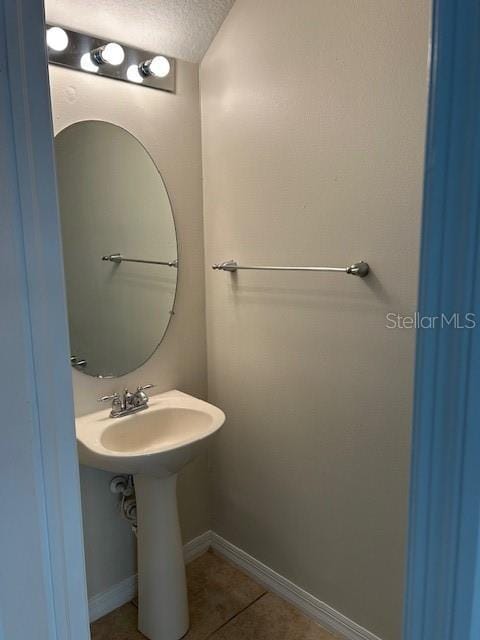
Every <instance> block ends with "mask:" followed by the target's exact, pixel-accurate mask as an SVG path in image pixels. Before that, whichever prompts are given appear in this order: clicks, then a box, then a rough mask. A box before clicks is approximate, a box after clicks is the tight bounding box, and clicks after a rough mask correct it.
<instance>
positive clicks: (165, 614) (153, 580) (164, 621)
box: [135, 474, 189, 640]
mask: <svg viewBox="0 0 480 640" xmlns="http://www.w3.org/2000/svg"><path fill="white" fill-rule="evenodd" d="M176 484H177V476H176V475H172V476H168V477H166V478H155V477H153V476H147V475H143V474H140V475H137V476H135V493H136V498H137V523H138V529H137V536H138V629H139V631H140V632H141V633H143V634H144V635H145V636H147V638H150V640H179V638H181V637H182V636H184V635H185V634H186V633H187V631H188V625H189V619H188V602H187V586H186V580H185V563H184V560H183V545H182V539H181V536H180V525H179V522H178V511H177V492H176Z"/></svg>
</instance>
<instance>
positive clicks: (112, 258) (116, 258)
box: [102, 253, 178, 269]
mask: <svg viewBox="0 0 480 640" xmlns="http://www.w3.org/2000/svg"><path fill="white" fill-rule="evenodd" d="M102 260H106V261H108V262H116V263H117V264H120V262H141V263H143V264H161V265H163V266H165V267H175V269H176V268H177V267H178V260H170V261H169V262H162V261H161V260H140V259H139V258H124V257H123V256H122V254H121V253H112V254H111V255H109V256H102Z"/></svg>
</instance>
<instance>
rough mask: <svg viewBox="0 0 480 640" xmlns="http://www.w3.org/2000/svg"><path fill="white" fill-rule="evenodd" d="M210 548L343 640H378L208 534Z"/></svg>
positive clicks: (246, 554)
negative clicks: (343, 639)
mask: <svg viewBox="0 0 480 640" xmlns="http://www.w3.org/2000/svg"><path fill="white" fill-rule="evenodd" d="M211 546H212V548H213V549H214V550H215V551H216V552H217V553H219V554H221V555H223V556H224V557H225V558H226V559H227V560H229V561H230V562H231V563H232V564H235V565H237V566H238V567H239V568H240V569H242V570H243V571H244V572H245V573H247V574H248V575H250V576H251V577H252V578H253V579H254V580H255V581H256V582H259V583H260V584H262V585H263V586H264V587H266V588H267V589H268V590H269V591H272V592H273V593H276V594H278V595H279V596H280V597H282V598H283V599H284V600H287V601H288V602H291V603H292V604H293V605H294V606H295V607H297V609H300V611H303V613H305V614H306V615H307V616H308V617H309V618H312V619H313V620H315V622H318V624H319V625H321V626H322V627H324V628H325V629H327V631H332V632H333V633H336V634H338V635H339V636H341V637H342V638H345V640H380V638H379V637H378V636H376V635H374V634H373V633H371V632H370V631H368V630H367V629H364V628H363V627H361V626H360V625H359V624H357V623H356V622H353V620H350V619H349V618H347V617H346V616H344V615H343V614H342V613H339V612H338V611H336V610H335V609H333V607H331V606H330V605H328V604H326V603H325V602H322V601H321V600H319V599H318V598H315V596H312V595H311V594H310V593H308V592H307V591H304V590H303V589H301V588H300V587H297V585H296V584H293V582H290V580H287V578H284V577H283V576H281V575H280V574H278V573H277V572H276V571H274V570H273V569H270V567H267V566H266V565H264V564H263V563H261V562H259V561H258V560H256V559H255V558H253V557H252V556H251V555H249V554H248V553H246V552H245V551H242V549H239V548H238V547H236V546H235V545H233V544H232V543H231V542H228V541H227V540H225V539H224V538H222V537H221V536H219V535H218V534H216V533H215V532H213V531H212V532H211Z"/></svg>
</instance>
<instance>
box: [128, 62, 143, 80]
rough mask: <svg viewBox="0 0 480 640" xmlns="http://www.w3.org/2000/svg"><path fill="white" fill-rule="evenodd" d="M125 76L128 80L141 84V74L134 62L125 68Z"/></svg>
mask: <svg viewBox="0 0 480 640" xmlns="http://www.w3.org/2000/svg"><path fill="white" fill-rule="evenodd" d="M127 78H128V79H129V80H130V82H136V83H137V84H141V83H142V82H143V77H142V74H141V73H140V71H139V69H138V67H137V65H136V64H131V65H130V66H129V67H128V69H127Z"/></svg>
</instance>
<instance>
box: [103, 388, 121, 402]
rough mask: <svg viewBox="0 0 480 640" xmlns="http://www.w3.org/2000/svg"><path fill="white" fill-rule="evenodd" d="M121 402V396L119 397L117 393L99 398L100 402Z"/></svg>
mask: <svg viewBox="0 0 480 640" xmlns="http://www.w3.org/2000/svg"><path fill="white" fill-rule="evenodd" d="M117 399H118V400H120V396H119V395H118V393H117V392H116V391H115V393H112V394H111V395H109V396H102V397H101V398H97V401H98V402H106V401H107V400H117Z"/></svg>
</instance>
